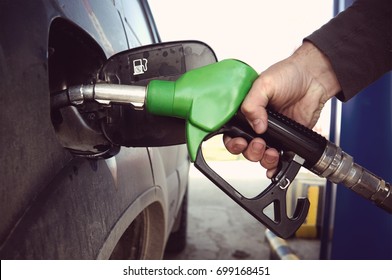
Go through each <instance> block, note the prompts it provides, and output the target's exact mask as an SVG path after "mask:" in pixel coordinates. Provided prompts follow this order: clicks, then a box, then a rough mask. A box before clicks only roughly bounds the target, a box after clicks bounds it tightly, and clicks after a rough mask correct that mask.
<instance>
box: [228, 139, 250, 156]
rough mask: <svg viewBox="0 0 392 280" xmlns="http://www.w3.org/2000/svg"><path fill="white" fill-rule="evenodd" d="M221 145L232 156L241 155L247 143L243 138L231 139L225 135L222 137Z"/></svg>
mask: <svg viewBox="0 0 392 280" xmlns="http://www.w3.org/2000/svg"><path fill="white" fill-rule="evenodd" d="M223 143H224V145H225V147H226V149H227V150H228V151H229V152H230V153H232V154H234V155H239V154H241V153H242V152H244V151H245V150H246V148H247V147H248V142H246V140H245V139H244V138H240V137H236V138H231V137H229V136H226V135H225V136H223Z"/></svg>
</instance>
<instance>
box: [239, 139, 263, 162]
mask: <svg viewBox="0 0 392 280" xmlns="http://www.w3.org/2000/svg"><path fill="white" fill-rule="evenodd" d="M265 149H266V144H265V141H264V140H263V139H261V138H254V139H253V140H252V141H251V142H250V143H249V145H248V147H247V148H246V150H245V151H244V152H243V155H244V157H245V158H246V159H248V160H250V161H254V162H257V161H260V160H261V159H262V158H263V155H264V152H265Z"/></svg>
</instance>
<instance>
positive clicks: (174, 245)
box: [165, 188, 188, 254]
mask: <svg viewBox="0 0 392 280" xmlns="http://www.w3.org/2000/svg"><path fill="white" fill-rule="evenodd" d="M178 215H179V216H178V217H177V219H178V218H179V219H180V225H179V228H178V230H176V231H174V232H172V233H171V234H170V236H169V239H168V241H167V243H166V249H165V251H166V253H171V254H173V253H174V254H176V253H181V252H182V251H183V250H184V249H185V247H186V244H187V227H188V188H187V190H186V192H185V195H184V198H183V200H182V203H181V208H180V210H179V212H178Z"/></svg>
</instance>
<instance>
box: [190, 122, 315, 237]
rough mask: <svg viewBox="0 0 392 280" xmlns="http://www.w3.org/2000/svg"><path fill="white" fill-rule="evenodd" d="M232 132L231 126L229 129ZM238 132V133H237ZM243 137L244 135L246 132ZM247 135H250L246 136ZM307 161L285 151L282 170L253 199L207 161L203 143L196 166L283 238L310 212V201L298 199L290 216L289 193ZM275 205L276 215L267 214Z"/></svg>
mask: <svg viewBox="0 0 392 280" xmlns="http://www.w3.org/2000/svg"><path fill="white" fill-rule="evenodd" d="M227 129H228V128H227V127H226V128H225V127H223V128H222V129H221V130H219V131H217V132H215V133H211V134H209V135H208V136H207V138H206V139H208V138H209V137H212V136H214V135H217V134H222V133H226V132H228V131H227ZM230 130H231V132H232V127H231V128H230ZM235 134H238V133H235ZM241 136H243V137H245V136H244V134H242V135H241ZM246 138H248V137H246ZM303 162H304V160H303V159H302V158H301V157H299V156H298V155H296V154H294V153H291V152H283V154H282V156H281V157H280V168H279V172H278V173H277V174H276V175H275V176H274V177H273V178H272V180H271V184H270V185H269V186H268V187H267V188H266V189H265V190H263V191H262V192H261V193H260V194H258V195H256V196H255V197H253V198H247V197H244V196H243V195H242V194H241V193H239V192H238V191H237V190H236V189H235V188H234V187H233V186H231V185H230V184H229V183H228V182H227V181H226V180H224V179H223V178H222V177H221V176H219V175H218V174H217V173H216V172H215V171H214V170H213V169H212V168H211V167H210V166H209V165H208V164H207V162H206V161H205V159H204V156H203V152H202V147H201V145H200V147H199V149H198V152H197V156H196V160H195V162H194V165H195V167H196V168H197V169H199V170H200V172H201V173H203V174H204V175H205V176H206V177H207V178H208V179H210V180H211V181H212V182H213V183H214V184H215V185H217V186H218V187H219V188H220V189H221V190H222V191H223V192H224V193H225V194H226V195H228V196H229V197H230V198H231V199H233V200H234V201H235V202H236V203H237V204H239V205H240V206H241V207H242V208H243V209H245V210H246V211H248V212H249V213H250V214H251V215H252V216H253V217H255V218H256V219H257V220H258V221H260V222H261V223H262V224H264V225H265V226H266V227H268V228H269V229H270V230H271V231H272V232H274V233H275V234H276V235H278V236H279V237H282V238H288V237H290V236H292V235H293V234H294V233H295V232H296V231H297V229H298V228H299V227H300V226H301V225H302V224H303V222H304V221H305V219H306V216H307V214H308V211H309V206H310V203H309V200H308V199H307V198H299V199H298V200H297V206H296V208H295V211H294V214H293V217H288V215H287V204H286V194H287V189H288V188H289V186H290V184H291V183H292V182H293V180H294V178H295V176H296V175H297V173H298V171H299V170H300V168H301V166H302V164H303ZM269 206H272V207H273V217H272V218H271V217H270V216H271V215H267V213H266V212H267V211H266V210H267V208H268V209H269V208H270V207H269Z"/></svg>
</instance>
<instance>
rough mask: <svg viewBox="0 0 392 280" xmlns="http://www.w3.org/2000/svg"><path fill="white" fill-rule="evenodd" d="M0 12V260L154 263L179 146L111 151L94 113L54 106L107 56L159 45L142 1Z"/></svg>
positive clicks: (177, 176) (8, 7)
mask: <svg viewBox="0 0 392 280" xmlns="http://www.w3.org/2000/svg"><path fill="white" fill-rule="evenodd" d="M0 14H1V17H0V22H1V23H0V77H1V85H0V100H1V104H2V109H1V111H0V112H1V114H0V141H1V145H0V151H1V152H0V158H1V161H0V170H1V171H0V178H1V179H0V181H1V186H0V213H1V221H0V257H1V259H109V258H113V259H117V258H120V259H140V258H142V259H143V258H144V259H159V258H161V257H162V256H163V252H164V249H165V246H166V242H167V240H168V238H169V236H170V233H171V231H172V228H173V225H174V224H175V221H176V217H177V215H178V213H181V212H182V213H183V212H184V211H183V209H182V208H181V205H182V204H183V201H185V200H184V199H183V198H184V196H185V194H186V187H187V181H188V170H189V160H188V157H187V151H186V147H185V146H184V145H175V146H165V147H155V148H149V147H139V148H132V147H118V146H116V145H113V144H112V143H110V142H109V141H108V140H107V139H106V138H105V135H103V134H102V132H101V131H100V128H99V123H98V122H97V121H96V120H97V119H99V118H101V117H102V116H101V115H100V113H99V110H97V109H96V108H90V110H89V109H88V108H87V109H86V110H85V111H84V112H80V111H79V110H78V109H77V108H74V107H70V108H64V109H62V110H61V111H58V112H52V111H51V108H50V95H51V93H52V92H55V91H58V90H61V89H63V88H65V87H68V86H72V85H77V84H83V83H86V82H93V81H94V80H95V79H97V73H98V71H99V69H100V68H101V67H102V65H103V63H104V62H105V61H106V59H107V58H109V57H110V56H112V55H114V54H116V53H119V52H121V51H124V50H127V49H131V48H135V47H137V46H140V45H146V44H151V43H156V42H159V35H158V33H157V29H156V27H155V24H154V21H153V18H152V15H151V12H150V10H149V7H148V3H147V1H136V0H135V1H128V0H122V1H121V0H116V1H114V0H102V1H101V0H99V1H98V0H78V1H77V0H66V1H65V0H52V1H50V0H47V1H44V0H41V1H39V0H37V1H20V0H12V1H11V0H6V1H2V2H1V3H0ZM105 117H106V118H107V117H110V116H107V115H106V116H105ZM180 210H181V211H180Z"/></svg>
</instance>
